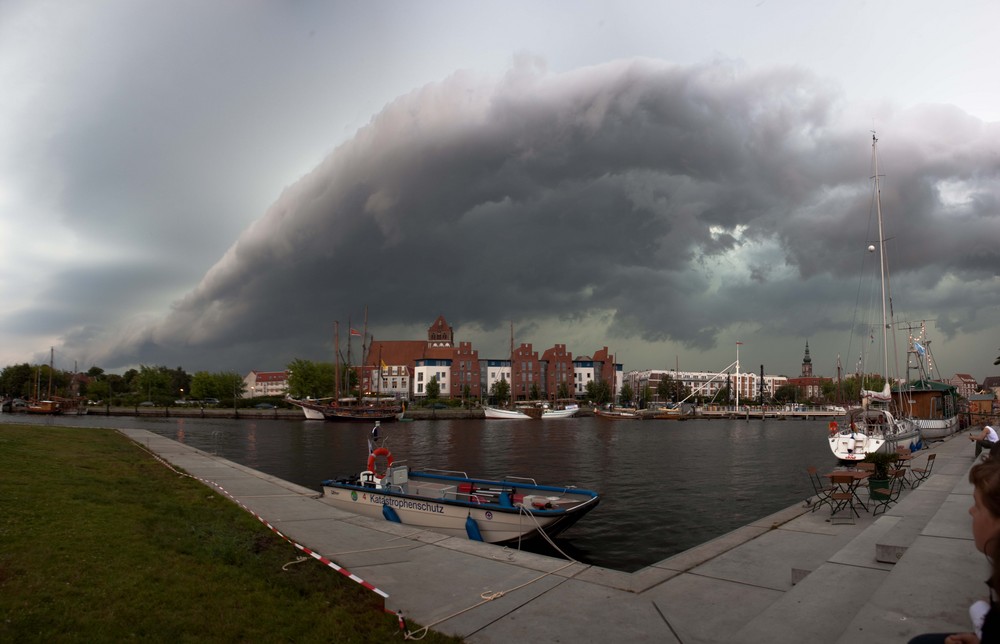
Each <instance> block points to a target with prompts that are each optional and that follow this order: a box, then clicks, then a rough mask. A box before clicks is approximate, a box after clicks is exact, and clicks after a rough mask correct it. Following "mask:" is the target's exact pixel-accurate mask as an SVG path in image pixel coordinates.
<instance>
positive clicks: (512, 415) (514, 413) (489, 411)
mask: <svg viewBox="0 0 1000 644" xmlns="http://www.w3.org/2000/svg"><path fill="white" fill-rule="evenodd" d="M509 384H510V408H504V407H490V406H489V405H486V406H484V407H483V414H484V415H485V416H486V418H487V419H492V420H530V419H531V416H529V415H528V414H526V413H525V412H524V411H522V410H520V409H517V408H515V407H514V323H513V322H511V323H510V382H509Z"/></svg>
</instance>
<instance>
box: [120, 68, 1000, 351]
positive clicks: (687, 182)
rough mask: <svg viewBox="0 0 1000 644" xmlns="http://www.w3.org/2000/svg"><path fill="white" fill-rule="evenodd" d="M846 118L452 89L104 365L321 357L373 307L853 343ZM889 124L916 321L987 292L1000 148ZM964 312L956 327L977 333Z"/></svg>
mask: <svg viewBox="0 0 1000 644" xmlns="http://www.w3.org/2000/svg"><path fill="white" fill-rule="evenodd" d="M843 109H844V105H843V103H842V98H841V97H840V96H839V95H838V94H837V93H836V91H834V90H831V89H829V87H828V85H827V84H825V83H824V82H821V81H820V80H818V79H817V78H815V77H812V76H811V75H809V74H807V73H805V72H802V71H799V70H794V69H787V68H778V69H766V70H751V69H745V68H740V67H734V66H731V65H726V64H715V65H703V66H693V67H681V66H674V65H669V64H665V63H661V62H656V61H648V60H633V61H622V62H616V63H609V64H604V65H601V66H597V67H592V68H586V69H581V70H578V71H575V72H572V73H566V74H561V75H548V74H545V73H543V72H542V71H540V70H539V69H537V68H536V67H534V66H533V64H532V63H531V61H527V60H524V61H520V62H519V64H518V65H516V67H515V68H514V69H512V70H511V71H510V72H509V73H508V74H507V76H506V77H504V78H502V79H501V80H499V81H498V82H496V83H486V82H483V81H481V80H480V79H477V78H474V77H472V76H471V75H468V74H464V73H458V74H455V75H453V76H451V77H449V78H447V79H445V80H444V81H442V82H440V83H437V84H433V85H428V86H426V87H423V88H420V89H419V90H416V91H414V92H412V93H410V94H408V95H405V96H402V97H400V98H399V99H397V100H396V101H394V102H393V103H391V104H390V105H388V106H387V107H386V108H385V109H384V110H383V111H382V112H381V113H380V114H378V115H377V116H376V117H374V118H373V120H372V121H371V123H370V124H369V125H368V126H366V127H364V128H363V129H361V130H360V131H359V132H358V133H357V135H356V136H355V137H354V138H353V139H351V140H350V141H348V142H346V143H344V144H343V145H341V146H340V147H339V148H337V149H336V150H335V151H334V152H333V153H331V154H330V155H329V157H328V158H326V159H325V160H324V161H323V162H322V163H321V164H320V165H319V166H318V167H317V168H316V169H315V170H314V171H313V172H311V173H310V174H309V175H307V176H305V177H304V178H303V179H302V180H300V181H299V182H298V183H296V184H295V185H292V186H291V187H289V188H288V189H287V190H285V192H284V193H283V194H282V195H281V196H280V198H279V199H278V200H277V201H276V202H275V203H274V205H273V206H272V207H271V208H270V209H269V210H268V211H267V212H266V213H265V214H264V215H263V216H262V217H261V218H260V219H259V220H258V221H257V222H255V223H254V224H253V226H251V227H250V228H249V229H248V230H246V231H245V232H244V233H243V234H242V235H241V236H240V237H239V239H238V240H237V241H236V243H235V244H234V245H233V246H232V247H231V248H230V249H229V251H228V252H227V253H226V254H225V256H224V257H223V258H222V259H221V260H220V261H219V262H218V263H217V264H216V265H215V266H214V267H213V268H212V269H211V270H210V271H209V272H208V273H207V274H206V275H205V277H204V278H203V279H202V280H201V283H200V284H198V286H197V287H196V288H195V289H194V290H192V291H191V292H190V293H189V294H188V295H187V296H186V297H184V298H183V299H182V300H180V301H179V302H177V303H176V304H175V306H174V307H173V310H172V311H171V312H170V314H169V315H167V316H166V317H165V319H163V320H161V321H159V322H157V323H155V324H150V325H146V326H142V327H140V328H137V329H134V330H131V331H129V332H128V334H127V335H126V337H125V342H124V343H119V344H118V345H117V346H116V348H114V349H113V350H111V351H110V353H109V354H108V355H107V356H104V357H103V359H106V360H107V361H109V362H118V363H127V362H129V361H138V360H142V361H145V362H155V361H157V360H158V359H160V358H162V360H161V361H162V362H164V363H167V364H174V363H178V362H181V361H183V363H184V364H185V365H188V364H192V363H199V362H204V361H205V360H207V359H208V356H209V355H211V354H212V352H220V353H217V354H215V355H216V357H215V358H212V362H213V363H215V362H218V361H220V360H222V361H240V360H241V358H240V356H241V355H242V356H243V357H242V361H241V362H240V364H245V363H246V361H247V358H246V355H247V354H250V353H257V354H262V353H264V352H266V353H267V354H268V355H271V356H282V357H276V358H275V359H274V361H275V362H276V363H278V364H283V363H284V362H283V361H285V360H288V359H290V358H291V357H293V356H295V355H300V356H304V357H317V358H319V357H322V354H320V353H319V349H318V347H319V346H321V345H323V344H328V343H329V339H330V338H329V334H330V327H331V324H332V321H333V320H341V322H342V324H343V323H344V322H345V321H346V316H347V315H348V314H351V313H352V312H353V313H354V314H355V315H356V316H357V315H358V313H359V312H360V311H361V310H362V308H363V307H364V306H365V305H367V306H368V307H369V308H370V309H371V311H372V314H373V317H377V319H378V320H379V321H381V322H382V323H384V324H395V325H410V324H413V325H420V326H426V325H428V324H430V322H431V321H433V320H434V318H436V317H437V315H439V314H441V313H444V314H445V315H446V317H447V318H448V319H449V320H450V321H456V320H460V321H462V322H463V323H464V324H469V325H474V326H476V327H478V328H481V329H484V330H487V331H489V330H497V329H503V328H505V325H506V324H507V321H508V320H511V319H517V320H521V321H523V324H525V325H530V324H531V321H532V320H537V319H540V318H546V317H548V318H552V317H555V318H561V319H564V320H567V324H571V322H569V321H570V320H572V319H573V318H574V317H575V316H584V315H586V314H587V313H590V312H595V311H608V312H610V314H611V317H610V318H609V321H608V326H609V329H611V328H613V329H614V331H615V332H616V333H618V334H619V335H621V336H623V337H633V338H641V339H643V340H667V339H670V340H676V341H678V342H680V343H683V344H685V345H687V346H692V347H698V348H709V347H712V346H714V345H715V343H716V342H717V340H718V335H719V333H720V331H721V330H722V329H724V328H726V327H729V326H732V325H737V326H738V325H741V324H745V325H752V326H754V327H764V328H768V329H769V330H771V331H773V332H775V333H782V332H787V333H788V334H797V335H803V334H806V335H807V334H808V333H810V332H815V331H817V330H824V329H831V328H833V329H839V328H843V327H845V325H849V324H850V316H849V311H848V310H849V309H850V308H851V307H853V304H854V301H853V300H854V296H855V294H854V290H853V286H852V285H851V284H852V282H851V280H853V279H854V276H856V271H857V263H858V261H860V260H859V257H860V256H861V255H863V251H864V246H865V245H867V243H868V240H867V238H866V237H865V226H867V225H868V222H867V217H868V212H869V205H870V201H871V191H870V186H869V182H868V181H867V177H868V176H869V174H870V172H869V165H868V161H869V156H870V141H869V137H870V135H869V134H866V129H865V128H864V126H863V125H862V126H859V125H858V124H857V123H844V122H842V120H841V117H840V113H841V112H842V110H843ZM897 116H898V123H899V125H898V129H900V130H904V129H905V130H907V131H906V132H905V134H904V133H902V132H901V133H898V134H895V133H894V136H893V137H892V140H891V141H888V140H887V141H886V142H885V143H884V145H883V148H882V156H883V157H884V158H885V160H886V165H885V166H883V167H882V168H880V170H881V171H883V173H884V172H890V173H891V175H890V176H891V179H890V180H887V182H886V184H887V185H886V187H885V189H884V191H883V202H884V203H892V204H893V205H892V213H891V214H892V215H893V217H894V219H893V221H894V225H893V229H892V231H891V232H892V234H893V235H894V242H893V243H894V244H895V246H896V249H895V250H896V251H898V254H899V259H898V260H897V264H896V265H895V270H896V273H895V279H896V282H895V286H894V288H897V289H898V290H897V292H902V291H904V290H905V291H908V295H907V298H906V299H907V302H908V303H909V304H908V305H909V306H911V307H913V310H915V311H921V310H924V308H925V307H931V306H934V305H937V304H939V303H940V302H941V301H942V300H943V299H947V298H949V297H960V296H956V295H955V294H954V292H952V293H951V294H949V295H946V294H943V293H941V292H939V291H938V290H935V289H934V288H933V287H934V285H935V284H940V283H941V282H942V281H943V280H948V279H949V276H951V278H952V279H953V281H958V282H960V283H961V286H959V287H958V290H960V291H962V293H963V294H968V293H969V292H970V291H972V290H974V289H975V288H976V286H977V280H978V281H980V283H979V286H983V285H984V284H985V285H986V286H988V288H990V289H991V290H992V291H993V292H995V291H996V288H997V287H996V284H995V278H996V276H997V275H998V272H1000V259H998V255H997V250H996V243H995V241H996V231H997V230H998V229H1000V219H998V214H997V209H996V201H997V189H996V188H995V186H996V185H997V183H996V180H997V175H998V170H1000V168H998V151H1000V141H998V134H997V129H996V128H995V127H994V126H988V125H984V124H982V123H981V122H979V121H975V120H973V119H970V118H968V117H967V116H965V115H964V114H961V113H959V112H957V111H955V110H935V109H927V110H923V111H921V110H911V111H910V112H907V113H905V114H904V115H902V116H899V115H897ZM887 126H888V128H887V129H889V130H892V129H893V128H894V127H897V123H896V122H890V123H887ZM943 131H948V132H949V133H950V136H947V137H944V136H940V135H939V134H936V133H938V132H943ZM928 133H930V134H928ZM905 141H908V142H905ZM949 200H950V201H949ZM955 278H957V279H955ZM991 279H992V280H993V282H991V281H990V280H991ZM927 280H930V281H931V284H928V283H927ZM845 284H846V285H847V286H845ZM952 291H954V289H952ZM962 301H963V304H961V305H960V306H962V307H964V308H963V309H960V310H962V311H963V313H962V315H963V317H964V318H967V319H968V320H969V321H968V322H963V321H959V320H957V319H955V320H952V326H951V328H952V329H953V330H955V331H958V330H961V329H962V328H963V326H964V325H967V324H968V325H974V324H975V323H974V322H973V321H974V320H975V315H974V314H973V313H974V312H973V310H972V309H971V308H969V307H970V304H969V303H968V300H962ZM844 311H848V314H847V315H846V317H845V315H844V314H843V313H844ZM355 319H357V318H355ZM386 339H388V338H386ZM252 358H254V361H255V362H258V360H256V356H252Z"/></svg>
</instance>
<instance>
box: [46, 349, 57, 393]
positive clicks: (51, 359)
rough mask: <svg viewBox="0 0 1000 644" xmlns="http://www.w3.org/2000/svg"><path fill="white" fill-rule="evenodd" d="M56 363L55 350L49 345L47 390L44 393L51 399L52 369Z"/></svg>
mask: <svg viewBox="0 0 1000 644" xmlns="http://www.w3.org/2000/svg"><path fill="white" fill-rule="evenodd" d="M55 364H56V350H55V347H49V391H48V393H47V394H45V397H46V398H48V399H49V400H52V370H53V369H54V368H55Z"/></svg>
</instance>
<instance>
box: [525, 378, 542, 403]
mask: <svg viewBox="0 0 1000 644" xmlns="http://www.w3.org/2000/svg"><path fill="white" fill-rule="evenodd" d="M528 396H530V398H531V400H539V399H540V398H541V397H542V392H540V391H539V390H538V383H537V382H533V383H531V391H529V392H528Z"/></svg>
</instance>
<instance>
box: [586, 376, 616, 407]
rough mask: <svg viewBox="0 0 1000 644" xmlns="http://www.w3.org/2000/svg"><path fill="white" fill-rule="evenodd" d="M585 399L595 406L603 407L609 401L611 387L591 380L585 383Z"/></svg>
mask: <svg viewBox="0 0 1000 644" xmlns="http://www.w3.org/2000/svg"><path fill="white" fill-rule="evenodd" d="M587 398H588V399H589V400H590V401H591V402H593V403H594V404H596V405H603V404H604V403H607V402H609V401H610V400H611V387H610V386H609V385H608V383H606V382H597V381H596V380H591V381H590V382H588V383H587Z"/></svg>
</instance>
